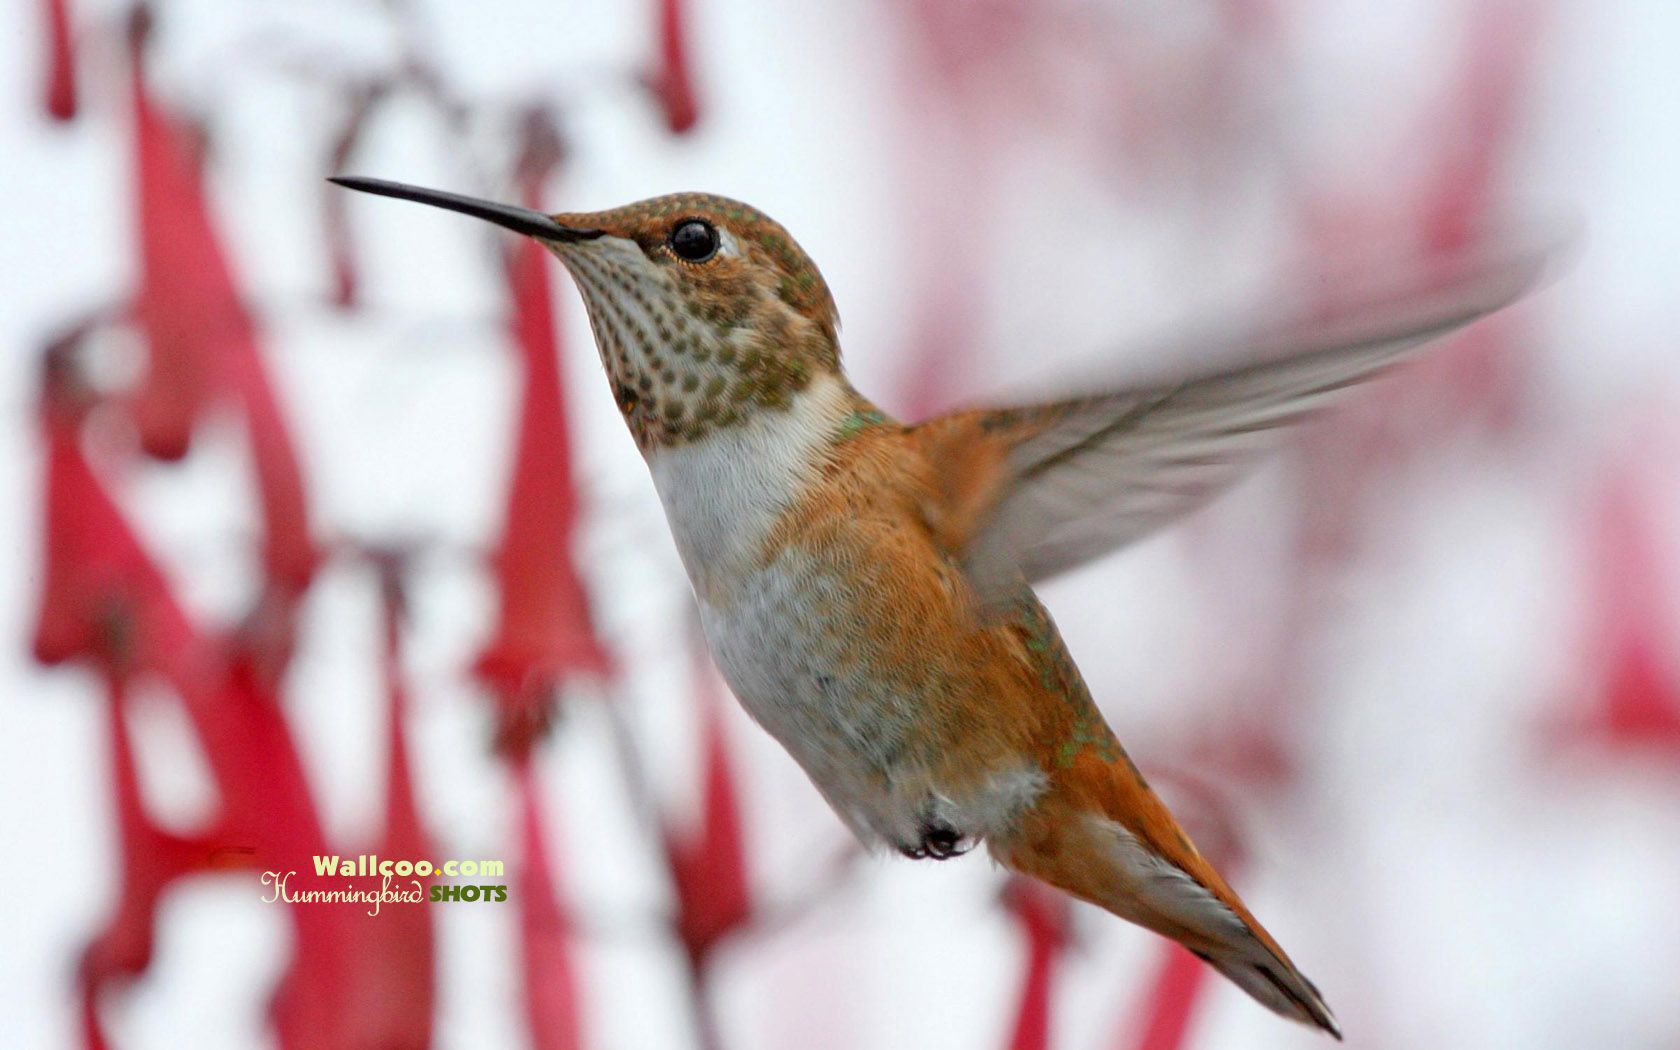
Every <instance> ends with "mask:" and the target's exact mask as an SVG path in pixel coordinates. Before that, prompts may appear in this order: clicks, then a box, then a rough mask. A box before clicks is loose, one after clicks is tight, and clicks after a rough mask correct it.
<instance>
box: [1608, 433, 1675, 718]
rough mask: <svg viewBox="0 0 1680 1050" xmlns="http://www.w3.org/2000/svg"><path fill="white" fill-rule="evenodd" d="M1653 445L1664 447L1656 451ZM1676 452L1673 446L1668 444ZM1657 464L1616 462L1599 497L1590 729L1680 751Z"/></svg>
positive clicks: (1662, 474)
mask: <svg viewBox="0 0 1680 1050" xmlns="http://www.w3.org/2000/svg"><path fill="white" fill-rule="evenodd" d="M1654 447H1659V448H1660V447H1664V446H1663V445H1660V444H1658V445H1655V446H1654ZM1667 447H1670V448H1672V442H1670V443H1668V446H1667ZM1666 469H1667V468H1666V463H1662V464H1660V465H1659V463H1658V462H1657V461H1656V460H1653V461H1652V462H1649V463H1647V462H1646V461H1644V460H1637V461H1627V462H1622V463H1618V464H1615V465H1614V466H1613V467H1612V468H1611V472H1610V476H1609V478H1608V479H1607V480H1606V483H1605V485H1604V488H1603V490H1602V492H1601V493H1600V494H1599V496H1598V504H1597V507H1596V508H1595V515H1596V521H1595V522H1594V527H1593V536H1592V557H1591V561H1590V563H1589V564H1591V565H1592V566H1593V587H1594V590H1595V591H1596V594H1595V595H1594V600H1593V603H1592V608H1593V609H1594V610H1595V611H1596V615H1597V618H1598V624H1597V625H1596V631H1597V638H1596V640H1595V647H1594V653H1593V655H1594V659H1595V660H1597V661H1598V666H1599V669H1600V670H1599V673H1600V674H1601V675H1602V679H1601V683H1600V685H1599V687H1598V688H1599V690H1600V693H1599V701H1598V708H1597V710H1596V711H1594V712H1593V713H1592V715H1591V717H1590V722H1589V728H1591V729H1594V730H1596V731H1597V732H1598V733H1599V734H1601V735H1602V736H1603V737H1604V738H1606V739H1608V740H1609V741H1610V742H1611V743H1613V744H1619V745H1623V746H1628V747H1644V748H1663V749H1667V750H1675V749H1680V668H1677V667H1676V661H1675V659H1674V657H1675V647H1674V645H1673V644H1672V643H1671V640H1672V639H1673V638H1674V637H1675V624H1676V622H1677V620H1676V618H1675V616H1674V610H1673V609H1672V608H1670V603H1669V601H1668V600H1667V593H1666V591H1665V590H1664V581H1665V580H1668V579H1672V578H1673V577H1672V576H1671V575H1670V574H1668V572H1667V571H1666V567H1665V566H1664V564H1663V562H1664V558H1663V555H1664V544H1663V542H1662V538H1661V536H1662V533H1661V531H1660V530H1659V529H1658V528H1657V527H1656V525H1655V523H1654V522H1653V521H1652V520H1651V519H1652V511H1651V505H1650V502H1649V496H1648V493H1649V492H1650V491H1651V489H1652V488H1653V487H1654V486H1655V485H1656V483H1657V482H1658V479H1667V478H1668V474H1667V473H1666Z"/></svg>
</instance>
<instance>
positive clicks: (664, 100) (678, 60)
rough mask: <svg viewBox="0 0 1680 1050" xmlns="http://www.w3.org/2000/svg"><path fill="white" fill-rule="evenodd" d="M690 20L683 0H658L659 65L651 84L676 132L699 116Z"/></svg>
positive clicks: (676, 133)
mask: <svg viewBox="0 0 1680 1050" xmlns="http://www.w3.org/2000/svg"><path fill="white" fill-rule="evenodd" d="M687 21H688V19H687V16H686V14H685V13H684V11H683V0H659V14H658V30H659V68H658V70H657V71H656V72H655V73H654V74H653V76H652V77H651V78H650V83H649V87H651V88H652V90H653V94H654V97H655V98H657V99H658V100H659V105H660V108H661V109H662V110H664V113H665V126H666V127H667V128H669V129H670V130H671V133H672V134H673V135H681V134H683V133H684V132H686V131H688V130H690V129H691V128H693V127H694V125H695V123H696V122H698V121H699V119H700V107H699V104H698V103H697V102H696V101H695V98H694V77H693V75H692V73H691V72H690V71H689V68H688V40H687V26H686V23H687Z"/></svg>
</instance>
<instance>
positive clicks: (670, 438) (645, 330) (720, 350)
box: [545, 194, 839, 452]
mask: <svg viewBox="0 0 1680 1050" xmlns="http://www.w3.org/2000/svg"><path fill="white" fill-rule="evenodd" d="M554 218H555V219H556V221H558V222H560V223H563V224H565V225H567V226H574V227H577V228H587V229H592V230H601V231H603V234H604V235H603V236H600V237H596V238H594V239H591V240H588V241H579V242H569V243H557V242H552V241H545V243H546V244H547V245H548V247H549V248H550V249H551V250H552V251H553V252H554V253H555V254H556V255H557V256H559V258H560V259H561V261H562V262H563V263H564V264H565V265H566V268H567V269H568V270H569V271H570V272H571V274H572V276H573V278H574V279H575V280H576V282H577V285H578V288H579V290H580V291H581V292H582V294H583V298H584V303H585V305H586V307H587V309H588V312H589V320H590V325H591V327H592V328H593V330H594V333H595V342H596V346H597V348H598V349H599V351H600V355H601V363H602V365H603V366H604V367H605V368H606V371H607V376H608V379H609V381H610V383H611V386H612V390H613V396H614V399H615V400H616V401H617V403H618V407H619V410H620V412H622V413H623V415H624V420H625V422H626V423H627V424H628V425H629V427H630V431H631V433H632V434H633V435H634V436H635V438H636V442H637V444H638V445H639V446H640V447H641V448H642V449H643V451H644V452H645V451H647V450H649V449H652V448H655V447H670V446H674V445H680V444H684V443H686V442H691V441H695V440H698V439H700V438H702V437H704V436H705V435H706V434H708V433H710V432H711V431H713V430H715V429H717V428H720V427H728V426H733V425H735V424H738V423H740V422H742V421H744V420H745V419H747V418H749V417H750V416H751V415H752V414H753V413H756V412H763V411H778V410H783V409H785V408H786V407H787V405H788V403H789V401H790V399H791V398H792V396H793V395H794V394H796V393H797V392H799V391H800V390H803V389H804V388H805V387H807V386H808V385H809V384H810V383H811V381H812V379H813V378H814V377H815V376H817V375H818V374H821V373H825V372H837V371H838V369H839V351H838V347H837V342H836V318H835V312H834V305H833V300H832V299H831V298H830V296H829V292H828V288H827V286H826V285H825V284H824V283H823V280H822V277H821V275H820V274H818V272H817V270H816V267H815V266H814V265H813V264H812V263H811V262H810V260H809V259H808V258H807V257H806V256H805V254H804V252H803V251H801V250H800V249H799V247H798V245H797V244H795V243H794V242H793V240H792V238H791V237H789V236H788V234H787V232H786V231H785V230H783V229H782V228H781V227H780V226H779V225H777V224H775V223H774V222H772V221H771V220H769V219H768V218H766V217H764V216H763V215H762V214H761V213H759V212H757V211H755V210H753V209H751V208H748V207H747V206H746V205H742V204H739V203H737V202H734V201H729V200H727V199H725V198H720V197H712V196H707V195H700V194H682V195H677V196H672V197H661V198H656V199H654V200H651V201H644V202H641V203H639V204H633V205H629V206H627V207H624V208H619V209H615V210H612V211H606V212H593V213H583V214H564V215H557V216H555V217H554ZM688 218H698V219H703V220H705V221H707V222H710V223H713V224H715V226H716V228H717V230H718V232H719V236H720V240H721V244H720V247H719V250H718V253H717V256H716V257H715V258H713V259H711V260H708V261H707V262H704V263H690V262H686V261H684V260H681V259H678V258H677V257H676V256H675V255H674V254H673V253H672V251H671V248H670V246H669V244H668V243H667V240H668V236H669V231H670V229H671V228H672V226H673V225H674V224H680V223H681V222H683V221H685V220H686V219H688Z"/></svg>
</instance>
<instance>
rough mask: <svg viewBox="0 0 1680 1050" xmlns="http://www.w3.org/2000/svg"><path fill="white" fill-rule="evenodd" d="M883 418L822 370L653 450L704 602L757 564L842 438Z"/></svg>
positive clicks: (674, 527) (658, 482)
mask: <svg viewBox="0 0 1680 1050" xmlns="http://www.w3.org/2000/svg"><path fill="white" fill-rule="evenodd" d="M884 422H886V419H885V417H884V416H883V415H882V414H881V413H880V412H879V411H878V410H876V409H875V407H874V406H873V405H871V404H870V403H869V402H868V401H867V400H866V399H865V398H864V397H862V395H860V394H858V393H857V391H856V390H854V389H853V388H852V386H851V384H850V383H849V382H848V381H847V380H846V377H845V376H844V375H843V374H840V373H839V372H824V373H822V374H820V375H817V376H815V377H813V378H812V380H811V381H810V382H809V383H807V384H805V385H804V386H803V387H801V388H800V389H799V390H797V391H795V392H793V393H791V394H790V395H789V396H788V398H787V400H786V403H785V404H782V405H777V406H759V407H757V408H756V409H755V410H753V411H751V412H747V413H745V414H744V415H743V416H742V418H741V419H740V420H739V421H738V422H736V423H734V424H732V425H730V426H726V427H716V428H713V429H712V430H711V431H710V432H708V433H706V434H704V435H702V436H700V437H699V438H697V439H695V440H692V441H685V442H682V443H680V444H675V445H666V446H655V447H654V448H651V449H649V450H648V452H647V460H648V468H649V470H650V472H651V473H652V475H653V481H654V485H655V487H656V488H657V489H658V490H659V498H660V501H661V502H662V503H663V504H664V506H665V515H666V517H667V518H668V519H669V521H670V524H671V532H672V535H673V536H674V537H675V538H676V541H677V549H678V551H679V553H681V555H682V558H683V562H684V565H685V566H686V567H687V568H688V573H689V578H690V579H691V580H692V581H693V583H694V585H695V589H696V591H697V592H699V594H700V596H701V598H702V599H703V600H705V599H706V598H707V595H708V592H709V590H710V589H711V586H712V584H714V583H715V582H716V581H717V579H718V578H719V577H720V576H729V575H738V574H739V573H740V572H741V571H743V570H746V569H748V568H749V567H750V566H752V565H754V564H756V563H757V562H758V561H759V559H760V558H761V557H762V553H763V550H764V544H765V541H766V540H767V539H768V537H769V535H770V532H771V529H772V528H773V527H774V526H775V524H776V523H777V521H778V519H779V518H780V517H781V515H782V514H783V513H784V512H785V511H786V510H787V509H788V508H789V507H790V506H792V505H793V504H794V503H795V502H796V501H797V500H798V498H799V496H800V494H801V493H802V492H803V491H804V490H805V489H806V487H807V486H808V485H809V484H811V482H812V481H814V480H815V479H816V478H817V477H818V475H819V474H820V472H821V470H822V469H823V466H824V465H825V464H826V463H827V462H829V461H830V459H831V457H832V455H833V453H834V449H835V448H836V447H837V446H838V445H839V444H840V443H842V442H844V441H846V440H847V439H848V438H849V437H851V436H852V435H854V434H855V433H856V431H857V430H858V429H859V428H861V427H864V426H872V425H877V424H881V423H884Z"/></svg>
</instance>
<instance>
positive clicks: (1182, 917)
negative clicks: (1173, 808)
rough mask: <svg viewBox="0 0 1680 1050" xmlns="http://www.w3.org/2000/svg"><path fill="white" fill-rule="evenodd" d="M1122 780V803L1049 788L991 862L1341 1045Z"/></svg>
mask: <svg viewBox="0 0 1680 1050" xmlns="http://www.w3.org/2000/svg"><path fill="white" fill-rule="evenodd" d="M1105 772H1106V771H1105ZM1110 775H1115V774H1110ZM1118 775H1119V776H1120V777H1121V779H1122V785H1121V786H1122V788H1123V789H1125V793H1126V794H1127V795H1128V796H1129V797H1126V798H1124V799H1116V798H1113V797H1112V795H1109V793H1108V792H1103V793H1098V794H1097V795H1096V797H1092V793H1089V792H1085V791H1080V790H1077V788H1075V790H1073V791H1067V790H1058V788H1056V787H1052V789H1051V791H1050V792H1049V793H1048V794H1047V795H1046V796H1044V797H1043V798H1041V799H1040V800H1039V801H1038V803H1037V804H1036V805H1035V806H1034V808H1033V810H1032V812H1031V813H1029V814H1027V815H1026V816H1025V818H1024V819H1023V820H1022V821H1021V825H1020V828H1019V830H1018V831H1017V832H1016V833H1015V834H1013V835H1010V836H1008V837H1004V838H994V839H993V840H992V841H991V842H990V843H989V847H990V849H991V852H992V854H993V856H995V857H996V858H997V859H998V861H999V862H1000V863H1002V864H1004V865H1005V866H1007V867H1010V868H1013V869H1015V870H1016V871H1019V872H1021V873H1023V874H1026V875H1030V876H1032V877H1034V878H1037V879H1042V880H1043V881H1045V882H1048V883H1050V884H1051V885H1053V886H1056V887H1059V888H1061V889H1063V890H1066V891H1067V892H1069V893H1071V894H1073V895H1074V896H1076V897H1080V898H1082V899H1084V900H1087V901H1090V902H1091V903H1093V904H1096V905H1098V906H1099V907H1102V908H1105V909H1107V910H1108V911H1111V912H1113V913H1114V914H1116V915H1118V916H1120V917H1121V918H1123V919H1126V920H1128V921H1130V922H1135V923H1137V924H1138V925H1140V926H1144V927H1146V928H1148V929H1151V930H1154V931H1155V932H1157V933H1160V934H1162V935H1163V936H1166V937H1170V938H1172V939H1173V940H1175V941H1178V942H1179V943H1180V944H1183V945H1184V946H1185V947H1186V948H1188V949H1190V951H1192V952H1194V953H1195V954H1196V955H1198V956H1199V957H1201V958H1202V959H1203V960H1204V961H1206V962H1207V963H1208V964H1209V965H1210V966H1212V967H1213V968H1214V969H1216V970H1218V971H1219V972H1220V973H1222V974H1224V975H1225V976H1226V977H1228V978H1230V979H1231V981H1232V982H1233V983H1235V984H1236V985H1237V987H1239V988H1241V989H1242V990H1243V991H1245V992H1247V993H1248V994H1249V995H1251V996H1253V997H1254V999H1255V1000H1256V1001H1258V1002H1259V1003H1260V1004H1261V1005H1263V1006H1265V1007H1267V1008H1268V1009H1271V1010H1272V1011H1274V1012H1276V1013H1278V1014H1280V1015H1282V1016H1284V1017H1287V1018H1289V1019H1291V1020H1295V1021H1300V1022H1302V1023H1304V1024H1309V1025H1312V1026H1313V1027H1315V1028H1320V1029H1322V1030H1324V1031H1325V1032H1328V1033H1329V1034H1331V1035H1333V1036H1335V1037H1336V1038H1337V1039H1340V1038H1341V1035H1342V1033H1341V1028H1340V1027H1339V1026H1338V1025H1337V1024H1336V1019H1335V1016H1334V1015H1333V1014H1331V1012H1330V1008H1329V1007H1328V1006H1327V1005H1325V1002H1324V997H1323V996H1322V995H1320V994H1319V991H1318V989H1317V988H1316V987H1314V985H1313V983H1312V982H1311V981H1309V980H1308V979H1307V978H1306V976H1305V975H1304V974H1302V973H1301V971H1300V970H1299V969H1297V968H1296V966H1295V964H1294V963H1292V962H1291V961H1290V959H1289V956H1288V955H1286V954H1284V951H1283V949H1282V948H1281V947H1279V946H1278V944H1277V942H1276V941H1274V940H1273V939H1272V937H1271V935H1270V934H1268V933H1267V932H1266V930H1265V927H1263V926H1261V925H1260V923H1259V921H1258V920H1257V919H1255V918H1254V916H1253V915H1252V914H1251V913H1250V912H1249V910H1248V908H1247V907H1245V906H1244V905H1243V903H1242V901H1241V900H1240V899H1238V897H1237V895H1236V894H1235V893H1234V892H1232V890H1231V888H1230V887H1229V886H1227V885H1226V884H1225V880H1224V879H1222V878H1220V876H1219V874H1218V873H1217V872H1216V871H1214V870H1213V868H1212V866H1211V865H1209V864H1208V863H1207V861H1206V860H1204V859H1203V858H1202V856H1201V855H1200V854H1199V853H1197V852H1196V849H1195V847H1194V846H1192V845H1191V844H1190V840H1189V838H1188V837H1186V836H1185V835H1184V832H1183V831H1182V829H1180V828H1179V826H1178V824H1177V822H1176V821H1174V820H1173V818H1172V815H1171V814H1170V813H1168V812H1167V809H1166V806H1165V805H1164V804H1162V803H1161V801H1160V799H1159V798H1157V797H1156V796H1155V794H1154V792H1152V791H1150V790H1149V788H1148V787H1147V785H1144V784H1143V782H1142V778H1141V777H1139V778H1136V783H1135V785H1134V784H1131V783H1126V782H1125V781H1126V780H1127V779H1129V777H1135V772H1131V773H1129V777H1128V774H1127V773H1119V774H1118ZM1066 786H1067V785H1063V787H1064V788H1065V787H1066ZM1104 795H1109V797H1103V796H1104ZM1093 803H1095V804H1093ZM1105 803H1106V804H1105ZM1122 813H1123V814H1125V817H1126V819H1124V820H1122V819H1120V814H1122Z"/></svg>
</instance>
